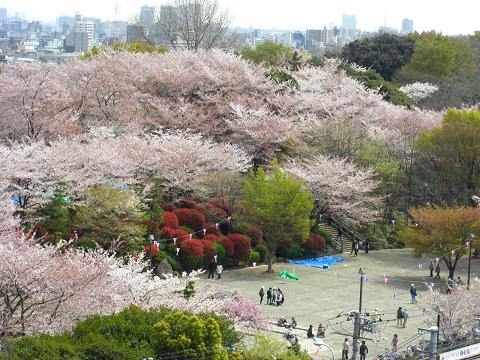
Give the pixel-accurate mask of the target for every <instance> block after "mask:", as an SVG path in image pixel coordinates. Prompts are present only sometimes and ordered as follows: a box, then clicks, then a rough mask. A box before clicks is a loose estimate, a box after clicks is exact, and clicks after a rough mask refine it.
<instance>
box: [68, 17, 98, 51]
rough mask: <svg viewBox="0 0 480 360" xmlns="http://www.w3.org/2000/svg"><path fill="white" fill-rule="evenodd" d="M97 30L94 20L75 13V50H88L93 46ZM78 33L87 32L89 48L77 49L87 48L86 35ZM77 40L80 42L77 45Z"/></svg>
mask: <svg viewBox="0 0 480 360" xmlns="http://www.w3.org/2000/svg"><path fill="white" fill-rule="evenodd" d="M94 30H95V25H94V23H93V21H87V20H84V19H83V18H82V17H81V15H80V14H76V15H75V26H74V27H73V32H74V33H75V37H74V39H75V51H88V50H90V49H91V48H92V47H93V33H94ZM77 33H80V34H86V37H87V48H86V50H77V49H84V48H85V35H79V36H78V37H77V35H76V34H77ZM77 40H78V41H79V44H78V46H77Z"/></svg>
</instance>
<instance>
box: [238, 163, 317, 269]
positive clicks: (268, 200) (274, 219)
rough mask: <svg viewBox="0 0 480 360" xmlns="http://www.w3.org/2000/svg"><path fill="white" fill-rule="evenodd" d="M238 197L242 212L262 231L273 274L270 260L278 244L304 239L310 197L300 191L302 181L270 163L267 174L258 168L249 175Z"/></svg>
mask: <svg viewBox="0 0 480 360" xmlns="http://www.w3.org/2000/svg"><path fill="white" fill-rule="evenodd" d="M242 197H243V209H244V211H245V213H246V214H247V216H248V217H249V218H250V219H251V222H252V223H255V224H256V225H258V226H260V227H261V228H262V230H263V235H264V240H265V244H266V246H267V250H268V251H267V263H268V272H273V270H272V263H273V257H274V255H275V251H276V250H277V249H278V247H279V245H280V244H281V243H282V241H284V240H286V239H288V238H291V239H292V238H293V239H305V238H306V237H307V236H308V233H309V229H310V215H311V213H312V209H313V200H312V196H311V194H310V193H309V191H308V190H306V189H304V188H303V181H301V180H296V179H294V178H293V177H291V176H289V175H288V174H286V173H284V172H282V170H281V169H280V167H279V166H278V164H274V165H273V168H272V170H271V171H270V172H266V171H265V169H264V168H262V167H260V168H259V169H258V170H257V172H256V174H255V173H253V172H252V173H250V178H249V179H248V180H247V181H245V183H244V186H243V189H242Z"/></svg>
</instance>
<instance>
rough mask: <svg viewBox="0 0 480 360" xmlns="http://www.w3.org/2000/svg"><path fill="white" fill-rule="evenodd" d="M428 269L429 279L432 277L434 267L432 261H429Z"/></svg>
mask: <svg viewBox="0 0 480 360" xmlns="http://www.w3.org/2000/svg"><path fill="white" fill-rule="evenodd" d="M428 269H429V270H430V277H433V270H434V269H435V266H434V265H433V260H430V265H429V266H428Z"/></svg>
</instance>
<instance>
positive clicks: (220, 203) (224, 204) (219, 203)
mask: <svg viewBox="0 0 480 360" xmlns="http://www.w3.org/2000/svg"><path fill="white" fill-rule="evenodd" d="M229 203H230V201H229V200H228V199H225V198H221V197H218V198H214V199H212V200H210V204H212V205H213V206H215V207H217V208H219V209H222V210H223V211H225V213H227V212H228V206H229Z"/></svg>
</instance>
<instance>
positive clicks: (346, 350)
mask: <svg viewBox="0 0 480 360" xmlns="http://www.w3.org/2000/svg"><path fill="white" fill-rule="evenodd" d="M349 352H350V342H349V341H348V338H345V341H344V342H343V344H342V360H348V353H349ZM359 352H360V360H365V358H366V357H367V354H368V347H367V344H366V343H365V340H362V344H361V345H360V349H359Z"/></svg>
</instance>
